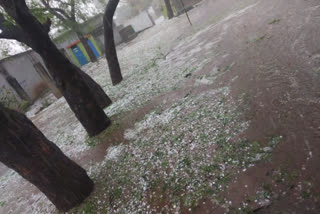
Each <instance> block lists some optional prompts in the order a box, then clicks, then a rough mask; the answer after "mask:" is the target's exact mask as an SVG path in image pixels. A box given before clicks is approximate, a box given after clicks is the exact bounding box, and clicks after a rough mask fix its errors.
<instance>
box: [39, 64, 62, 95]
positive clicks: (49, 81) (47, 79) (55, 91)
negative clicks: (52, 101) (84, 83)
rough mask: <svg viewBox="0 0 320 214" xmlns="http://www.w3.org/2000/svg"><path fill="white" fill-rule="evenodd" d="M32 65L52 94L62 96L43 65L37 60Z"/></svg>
mask: <svg viewBox="0 0 320 214" xmlns="http://www.w3.org/2000/svg"><path fill="white" fill-rule="evenodd" d="M33 67H34V68H35V69H36V71H37V73H38V74H39V75H40V77H41V78H42V79H43V80H44V81H45V82H46V84H47V85H48V87H49V88H50V90H51V92H52V93H53V95H54V96H55V97H56V98H58V99H59V98H60V97H61V96H62V94H61V92H60V90H59V89H58V88H57V87H56V84H55V83H54V81H53V79H51V77H50V76H49V74H48V73H47V71H46V69H45V68H44V67H43V65H42V64H41V63H40V62H37V63H35V64H33Z"/></svg>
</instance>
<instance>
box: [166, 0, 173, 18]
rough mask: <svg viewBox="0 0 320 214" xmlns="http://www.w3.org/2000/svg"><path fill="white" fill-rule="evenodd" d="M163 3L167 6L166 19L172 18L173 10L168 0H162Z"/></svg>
mask: <svg viewBox="0 0 320 214" xmlns="http://www.w3.org/2000/svg"><path fill="white" fill-rule="evenodd" d="M164 3H165V4H166V8H167V12H168V19H172V18H173V16H174V15H173V10H172V7H171V3H170V0H164Z"/></svg>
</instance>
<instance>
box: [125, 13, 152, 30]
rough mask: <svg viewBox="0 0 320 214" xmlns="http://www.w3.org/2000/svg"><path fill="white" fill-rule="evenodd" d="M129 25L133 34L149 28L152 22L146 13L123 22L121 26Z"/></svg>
mask: <svg viewBox="0 0 320 214" xmlns="http://www.w3.org/2000/svg"><path fill="white" fill-rule="evenodd" d="M129 25H131V26H132V27H133V29H134V31H135V32H140V31H143V30H145V29H147V28H149V27H152V26H153V23H152V20H151V19H150V17H149V16H148V13H147V12H145V11H144V12H141V13H140V14H139V15H137V16H135V17H133V18H131V19H129V20H127V21H125V22H124V23H123V26H125V27H126V26H129Z"/></svg>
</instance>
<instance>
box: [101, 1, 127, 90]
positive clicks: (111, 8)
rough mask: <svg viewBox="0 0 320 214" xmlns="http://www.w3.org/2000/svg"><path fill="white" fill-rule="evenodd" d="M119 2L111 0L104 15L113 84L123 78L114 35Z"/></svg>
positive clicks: (106, 50)
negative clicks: (114, 21) (115, 15)
mask: <svg viewBox="0 0 320 214" xmlns="http://www.w3.org/2000/svg"><path fill="white" fill-rule="evenodd" d="M118 4H119V0H110V1H109V2H108V4H107V7H106V10H105V13H104V17H103V25H104V47H105V54H106V59H107V62H108V66H109V72H110V76H111V81H112V84H113V85H117V84H119V83H120V82H121V81H122V79H123V77H122V74H121V69H120V64H119V60H118V56H117V50H116V46H115V42H114V35H113V15H114V13H115V11H116V8H117V6H118Z"/></svg>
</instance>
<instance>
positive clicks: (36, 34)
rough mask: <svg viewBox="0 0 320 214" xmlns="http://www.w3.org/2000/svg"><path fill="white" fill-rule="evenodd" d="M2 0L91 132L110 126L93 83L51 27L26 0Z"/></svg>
mask: <svg viewBox="0 0 320 214" xmlns="http://www.w3.org/2000/svg"><path fill="white" fill-rule="evenodd" d="M1 4H2V5H3V7H4V9H5V10H6V11H7V12H8V14H9V15H10V16H11V17H13V18H14V20H15V21H16V23H18V24H19V26H20V27H21V28H22V30H23V31H24V32H25V34H26V35H27V37H28V40H29V44H30V46H31V48H32V49H33V50H35V51H36V52H38V53H39V54H40V56H41V57H42V59H43V60H44V62H45V64H46V66H47V68H48V71H49V72H50V74H51V76H52V78H53V79H54V80H55V82H56V83H57V87H58V88H59V90H60V91H61V92H62V94H63V96H64V97H65V99H66V101H67V102H68V104H69V106H70V108H71V109H72V111H73V112H74V113H75V116H76V117H77V118H78V120H79V121H80V123H81V124H82V125H83V127H84V128H85V129H86V131H87V132H88V134H89V136H94V135H97V134H99V133H100V132H101V131H103V130H104V129H106V128H107V127H108V126H109V125H110V123H111V122H110V120H109V118H108V117H107V116H106V115H105V113H104V111H103V109H102V108H100V106H99V104H98V103H97V101H96V100H95V98H94V96H92V93H91V91H90V88H89V86H88V85H87V84H86V82H85V81H84V80H83V78H82V75H81V74H80V72H82V71H81V70H80V69H79V68H78V67H77V66H75V65H73V64H72V63H71V62H70V61H69V60H68V59H67V58H66V57H65V56H64V55H63V54H62V53H61V52H60V51H59V50H58V48H57V47H56V46H55V45H54V44H53V42H52V41H51V39H50V37H49V35H48V31H47V29H45V28H44V27H43V26H42V24H41V23H40V22H39V21H38V20H37V19H36V18H35V17H34V16H32V15H31V13H30V11H29V9H28V7H27V5H26V3H25V2H24V1H14V3H12V2H11V3H1Z"/></svg>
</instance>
